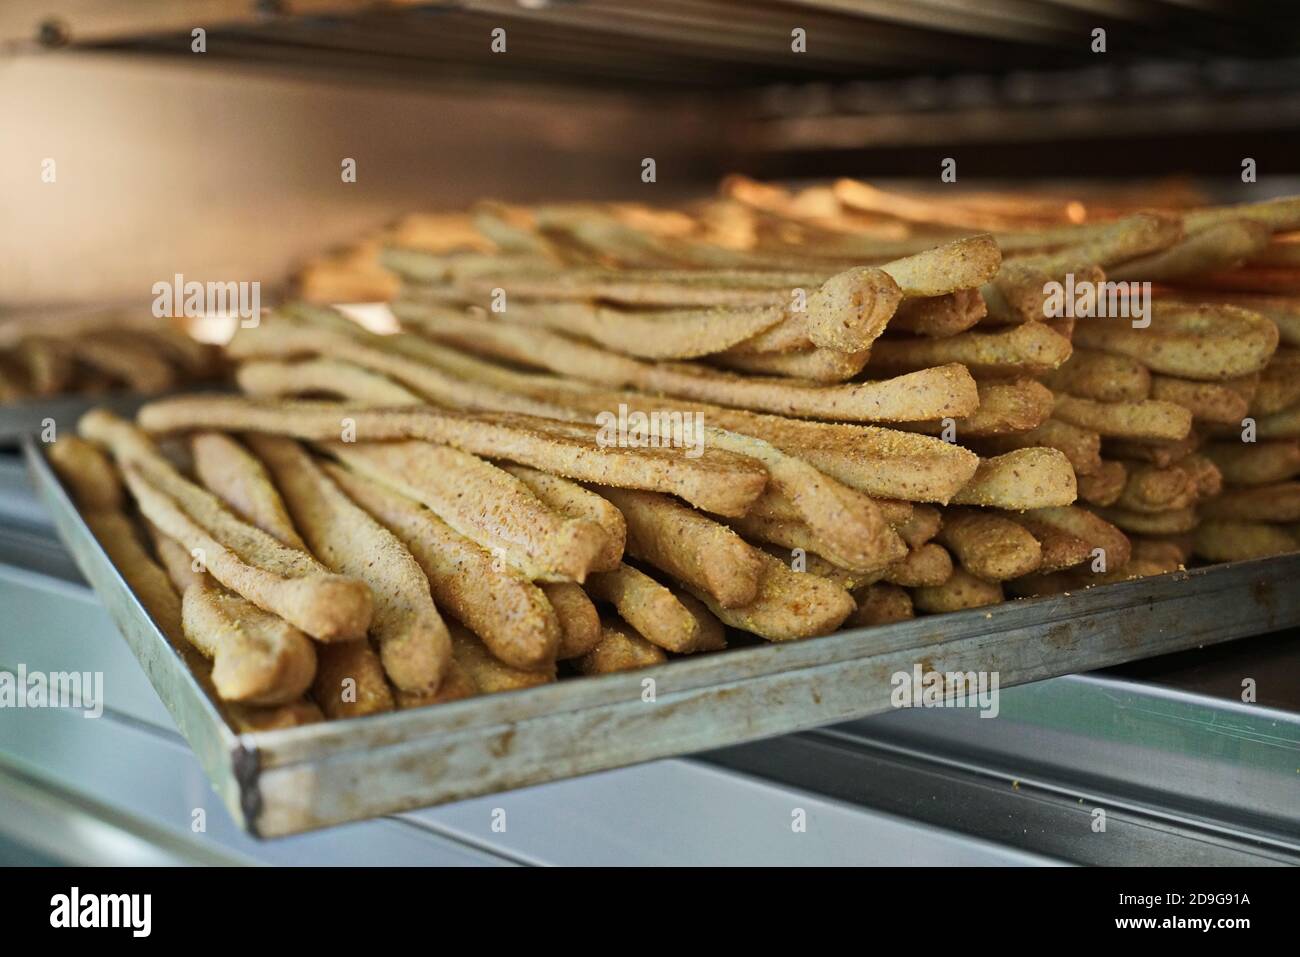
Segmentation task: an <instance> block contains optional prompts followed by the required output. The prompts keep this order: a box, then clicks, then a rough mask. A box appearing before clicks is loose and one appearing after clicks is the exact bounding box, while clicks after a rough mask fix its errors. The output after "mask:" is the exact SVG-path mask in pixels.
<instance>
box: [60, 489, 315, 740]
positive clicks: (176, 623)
mask: <svg viewBox="0 0 1300 957" xmlns="http://www.w3.org/2000/svg"><path fill="white" fill-rule="evenodd" d="M84 517H85V520H86V526H87V527H88V528H89V529H90V531H91V533H92V534H93V535H94V536H95V538H96V539H97V540H98V541H99V544H100V546H101V547H102V548H103V549H104V552H105V554H107V555H108V557H109V560H110V561H111V562H112V563H113V566H114V567H115V568H117V570H118V571H119V572H120V573H121V574H122V578H123V579H124V580H125V581H126V583H127V584H128V585H129V586H130V587H131V592H132V594H134V595H135V596H136V598H137V599H139V601H140V604H141V605H143V606H144V609H145V611H146V612H148V613H149V617H150V618H152V619H153V622H154V624H155V625H157V626H158V630H159V631H161V632H162V634H163V637H164V638H166V639H167V642H168V644H170V645H171V646H172V648H174V649H175V650H176V653H177V654H179V655H180V657H181V659H182V660H183V661H184V662H185V664H186V666H188V667H189V669H190V671H191V672H192V673H193V675H194V678H195V680H196V681H197V682H198V683H199V686H200V687H201V688H203V690H204V693H205V694H207V695H208V696H209V697H210V698H211V699H212V700H213V701H214V702H218V701H219V699H218V696H217V689H216V688H215V687H214V686H213V684H212V666H211V665H210V664H209V663H208V661H207V659H205V658H204V657H203V656H202V655H201V654H199V651H198V649H196V648H195V647H194V646H193V645H191V644H190V643H189V642H188V641H187V640H186V639H185V632H184V626H183V625H182V614H181V599H180V596H179V595H178V594H177V593H176V589H175V588H173V587H172V584H171V582H170V581H168V578H167V574H166V572H164V571H163V570H162V569H161V568H159V567H158V565H157V564H156V563H155V562H154V561H153V559H152V558H150V557H149V554H148V552H146V551H145V549H144V546H143V545H142V544H141V543H140V540H139V538H137V537H136V533H135V528H134V526H133V525H132V524H131V521H130V520H129V519H128V518H127V517H126V516H125V515H123V514H122V513H121V512H120V511H113V510H107V509H100V510H95V511H88V512H86V513H85V516H84ZM221 709H222V711H223V712H224V714H225V715H226V717H227V718H228V719H229V721H230V723H231V726H232V727H234V729H235V730H236V731H238V732H241V733H243V732H246V731H269V730H272V729H275V728H289V727H296V726H298V725H302V724H310V723H311V722H313V721H319V720H321V718H322V715H321V713H320V710H319V709H318V708H317V707H316V706H315V705H314V704H312V703H311V702H304V701H298V702H294V703H291V704H287V705H280V706H278V707H256V706H253V705H245V704H238V703H235V702H226V703H224V704H223V705H221Z"/></svg>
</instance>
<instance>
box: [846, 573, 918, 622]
mask: <svg viewBox="0 0 1300 957" xmlns="http://www.w3.org/2000/svg"><path fill="white" fill-rule="evenodd" d="M854 598H855V599H856V600H857V603H858V607H857V609H856V610H855V611H854V612H853V614H851V615H849V617H848V619H847V620H846V621H845V622H844V624H845V625H846V626H848V627H850V628H870V627H873V626H875V625H888V624H892V623H893V622H896V621H907V620H909V619H911V618H915V617H916V612H915V611H914V610H913V608H912V596H911V595H909V594H908V593H907V590H906V589H904V588H900V587H899V586H897V585H889V584H885V583H878V584H875V585H868V586H866V587H865V588H863V589H862V590H860V591H858V592H855V593H854Z"/></svg>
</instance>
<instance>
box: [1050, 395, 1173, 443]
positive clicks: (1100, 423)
mask: <svg viewBox="0 0 1300 957" xmlns="http://www.w3.org/2000/svg"><path fill="white" fill-rule="evenodd" d="M1053 416H1054V417H1055V418H1058V419H1060V420H1062V421H1063V422H1069V423H1070V424H1071V425H1077V426H1079V427H1080V428H1083V429H1090V430H1092V431H1094V432H1097V433H1098V434H1100V435H1101V436H1102V437H1104V438H1115V439H1166V440H1178V439H1183V438H1186V437H1187V435H1188V433H1189V432H1190V431H1191V428H1192V413H1191V411H1190V410H1188V409H1186V408H1184V407H1183V406H1181V405H1175V404H1174V403H1172V402H1161V401H1157V400H1155V399H1143V400H1142V401H1140V402H1093V401H1092V400H1091V399H1076V398H1075V397H1074V396H1072V395H1058V396H1057V397H1056V409H1055V411H1054V412H1053Z"/></svg>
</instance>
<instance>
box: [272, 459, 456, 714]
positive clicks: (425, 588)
mask: <svg viewBox="0 0 1300 957" xmlns="http://www.w3.org/2000/svg"><path fill="white" fill-rule="evenodd" d="M249 443H250V445H251V447H252V449H253V452H254V453H255V454H256V455H257V457H258V458H260V459H261V460H262V462H263V464H265V465H266V467H267V469H268V470H269V471H270V473H271V475H272V476H273V477H274V479H275V483H276V485H277V487H278V488H279V489H280V492H281V493H282V494H283V495H284V499H285V503H286V504H287V505H288V508H289V511H290V512H291V513H292V515H293V518H294V523H295V525H297V527H298V528H300V529H301V530H302V534H303V537H304V538H305V539H306V541H307V544H308V546H309V547H310V548H311V550H312V552H313V553H314V554H316V555H318V556H319V557H320V559H321V561H322V562H324V563H325V565H326V566H327V567H329V568H331V569H332V570H334V571H335V572H337V573H339V574H341V575H349V576H352V577H354V578H357V579H359V580H360V581H364V582H365V583H366V584H367V585H369V586H370V590H371V593H372V594H373V595H374V599H375V612H374V618H373V620H372V621H371V623H370V635H371V637H372V638H373V639H374V640H375V643H376V644H377V645H378V646H379V657H380V661H381V662H382V664H383V667H384V673H385V674H387V675H388V678H389V680H390V681H392V683H393V684H394V685H395V686H396V687H397V688H398V689H399V690H402V691H412V692H422V691H432V690H434V689H436V688H437V687H438V683H439V682H440V681H441V680H442V676H443V674H444V672H445V671H446V668H447V662H448V661H450V659H451V638H450V637H449V635H448V634H447V626H446V625H445V624H443V621H442V617H441V616H440V615H439V614H438V610H437V609H436V608H435V607H434V604H433V598H432V596H431V595H430V594H429V582H428V579H426V578H425V577H424V572H422V571H421V570H420V566H419V565H418V564H417V563H416V561H415V559H414V558H413V557H412V556H411V553H410V552H409V551H408V550H407V549H406V547H405V546H404V545H403V544H402V543H401V542H400V541H399V540H398V539H397V537H396V536H394V535H393V533H392V532H390V531H389V530H388V529H386V528H384V527H383V526H382V525H380V524H379V523H378V522H376V521H375V520H374V519H373V518H371V517H370V515H369V514H368V513H367V512H366V511H365V510H364V509H362V508H361V507H360V506H358V505H357V504H356V503H355V502H353V501H352V500H351V499H350V498H348V496H347V495H346V493H344V492H343V491H342V490H341V489H340V488H339V487H338V486H337V485H335V484H334V483H333V482H332V481H331V480H330V478H329V477H328V476H327V475H326V474H325V473H324V472H323V471H322V470H321V468H320V466H319V465H318V464H317V463H316V461H315V460H313V459H312V457H311V456H310V455H308V454H307V452H306V451H305V450H303V448H302V447H301V446H300V445H298V443H296V442H294V441H292V440H290V439H284V438H279V437H275V436H266V435H255V436H251V437H250V438H249Z"/></svg>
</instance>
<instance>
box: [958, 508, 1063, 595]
mask: <svg viewBox="0 0 1300 957" xmlns="http://www.w3.org/2000/svg"><path fill="white" fill-rule="evenodd" d="M939 544H941V545H944V546H945V547H947V549H948V550H949V551H950V552H952V554H953V556H954V557H955V558H956V559H957V560H958V561H959V562H960V563H961V565H962V567H963V568H965V569H966V570H967V571H968V572H970V573H971V574H972V575H975V576H976V577H978V578H983V579H986V580H989V581H1006V580H1007V579H1008V578H1019V577H1020V576H1021V575H1027V574H1029V573H1030V572H1032V571H1035V570H1036V569H1037V568H1038V567H1039V565H1040V564H1041V563H1042V548H1041V546H1040V545H1039V544H1038V540H1037V539H1036V538H1035V537H1034V536H1033V535H1032V534H1031V533H1030V532H1028V531H1027V530H1026V529H1024V528H1022V527H1021V526H1020V525H1019V524H1017V523H1016V522H1013V521H1011V520H1010V519H1007V518H1003V517H1002V516H1000V515H994V514H991V513H988V512H981V511H978V510H976V509H949V510H948V511H947V512H945V513H944V517H943V527H942V528H941V529H940V530H939Z"/></svg>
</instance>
